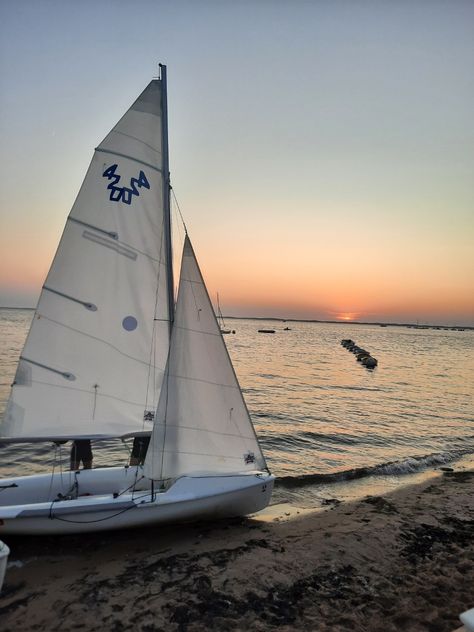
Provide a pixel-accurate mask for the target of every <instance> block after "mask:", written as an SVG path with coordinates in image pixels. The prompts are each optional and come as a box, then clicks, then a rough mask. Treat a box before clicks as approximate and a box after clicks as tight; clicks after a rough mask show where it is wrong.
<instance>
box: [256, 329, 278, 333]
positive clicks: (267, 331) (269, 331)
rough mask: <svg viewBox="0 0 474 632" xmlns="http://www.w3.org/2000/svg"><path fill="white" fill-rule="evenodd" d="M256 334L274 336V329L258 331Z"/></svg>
mask: <svg viewBox="0 0 474 632" xmlns="http://www.w3.org/2000/svg"><path fill="white" fill-rule="evenodd" d="M258 333H259V334H274V333H275V330H274V329H259V330H258Z"/></svg>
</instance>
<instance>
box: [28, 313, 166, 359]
mask: <svg viewBox="0 0 474 632" xmlns="http://www.w3.org/2000/svg"><path fill="white" fill-rule="evenodd" d="M39 316H41V318H44V319H45V320H48V321H49V322H51V323H54V324H55V325H58V326H59V327H64V328H65V329H69V330H70V331H75V332H76V333H77V334H80V335H82V336H86V338H90V339H91V340H97V341H98V342H102V343H103V344H104V345H107V346H109V347H110V348H111V349H114V350H115V351H117V353H120V355H122V356H124V358H128V359H129V360H133V361H135V362H138V363H139V364H144V365H145V366H147V367H148V362H147V361H145V360H140V359H138V358H134V357H133V356H131V355H129V354H128V353H124V352H123V351H121V350H120V349H118V348H117V347H116V346H115V345H113V344H112V343H110V342H108V341H107V340H104V339H103V338H99V337H98V336H92V335H91V334H88V333H86V332H85V331H81V330H80V329H75V328H74V327H71V326H70V325H65V324H64V323H60V322H59V321H58V320H54V319H53V318H49V317H48V316H44V315H43V314H39ZM157 368H158V369H159V367H157Z"/></svg>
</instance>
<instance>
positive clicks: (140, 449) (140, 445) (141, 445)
mask: <svg viewBox="0 0 474 632" xmlns="http://www.w3.org/2000/svg"><path fill="white" fill-rule="evenodd" d="M149 445H150V437H135V438H134V439H133V446H132V453H131V455H130V465H143V464H144V463H145V457H146V453H147V450H148V446H149Z"/></svg>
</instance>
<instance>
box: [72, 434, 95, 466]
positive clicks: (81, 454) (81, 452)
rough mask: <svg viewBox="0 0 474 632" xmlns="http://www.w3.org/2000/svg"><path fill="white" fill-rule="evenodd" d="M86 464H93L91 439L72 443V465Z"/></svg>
mask: <svg viewBox="0 0 474 632" xmlns="http://www.w3.org/2000/svg"><path fill="white" fill-rule="evenodd" d="M81 461H82V463H83V464H84V466H85V465H86V463H87V464H89V465H90V464H91V463H92V448H91V442H90V439H80V440H78V441H73V442H72V448H71V464H73V463H76V464H78V465H79V464H80V462H81Z"/></svg>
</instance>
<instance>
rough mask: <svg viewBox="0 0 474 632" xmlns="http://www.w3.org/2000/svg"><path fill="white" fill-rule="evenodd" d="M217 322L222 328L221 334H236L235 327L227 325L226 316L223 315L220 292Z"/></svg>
mask: <svg viewBox="0 0 474 632" xmlns="http://www.w3.org/2000/svg"><path fill="white" fill-rule="evenodd" d="M217 322H218V323H219V327H220V330H221V334H235V329H229V328H228V327H226V324H225V320H224V316H223V315H222V310H221V305H220V303H219V292H218V293H217Z"/></svg>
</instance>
